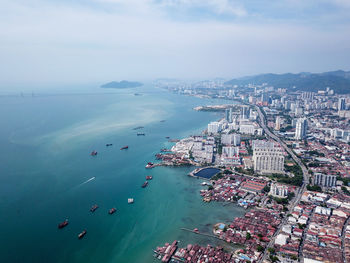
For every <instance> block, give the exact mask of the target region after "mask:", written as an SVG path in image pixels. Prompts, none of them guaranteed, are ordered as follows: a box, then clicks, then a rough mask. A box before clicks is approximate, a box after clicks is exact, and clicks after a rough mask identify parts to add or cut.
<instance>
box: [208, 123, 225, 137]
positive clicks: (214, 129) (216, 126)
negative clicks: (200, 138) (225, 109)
mask: <svg viewBox="0 0 350 263" xmlns="http://www.w3.org/2000/svg"><path fill="white" fill-rule="evenodd" d="M221 129H222V125H221V123H220V122H216V121H213V122H211V123H209V124H208V133H209V134H217V133H219V132H221Z"/></svg>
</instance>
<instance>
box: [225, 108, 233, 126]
mask: <svg viewBox="0 0 350 263" xmlns="http://www.w3.org/2000/svg"><path fill="white" fill-rule="evenodd" d="M225 120H226V121H227V122H228V123H231V122H232V108H229V109H226V110H225Z"/></svg>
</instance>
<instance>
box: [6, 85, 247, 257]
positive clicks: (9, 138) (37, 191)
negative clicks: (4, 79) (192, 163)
mask: <svg viewBox="0 0 350 263" xmlns="http://www.w3.org/2000/svg"><path fill="white" fill-rule="evenodd" d="M91 92H93V93H91ZM106 92H108V94H106ZM135 92H139V93H142V94H143V95H142V96H134V93H135ZM215 103H218V101H216V100H204V99H199V98H194V97H186V96H180V95H175V94H171V93H168V92H167V91H163V90H160V89H155V88H153V87H152V86H146V87H142V88H138V89H130V90H116V91H109V90H108V91H106V90H100V89H98V88H96V89H91V90H89V92H88V93H85V94H82V92H81V91H77V92H74V94H73V92H71V94H60V95H57V94H56V95H54V94H49V93H48V94H41V93H37V94H35V96H34V97H32V96H24V97H20V96H12V97H6V96H2V97H0V127H1V129H0V146H1V150H0V181H1V183H0V230H1V231H0V233H1V234H0V244H1V246H0V255H1V260H0V261H1V262H157V260H155V259H154V258H153V253H152V249H154V248H155V247H156V246H158V245H163V244H164V243H165V242H170V241H173V240H174V239H177V240H180V241H181V242H182V243H183V245H186V244H187V243H193V242H199V243H200V244H202V245H206V244H208V243H210V244H217V242H218V241H217V240H215V239H214V240H213V239H210V238H205V237H201V236H198V235H194V234H192V233H187V232H183V231H181V230H180V228H181V227H186V228H195V227H197V228H199V230H200V231H205V232H211V227H212V225H213V224H215V223H217V222H229V221H231V220H232V219H233V218H234V217H236V216H240V215H242V214H243V212H244V211H242V210H241V209H240V208H237V207H236V206H234V205H227V206H223V205H222V204H218V203H209V204H204V203H203V202H202V201H201V197H200V195H199V190H200V189H202V186H201V185H200V184H201V182H202V180H200V179H195V178H192V177H188V176H187V174H188V173H189V172H190V171H191V170H193V169H194V168H192V167H182V168H171V167H157V168H154V169H152V170H147V169H145V168H144V167H145V165H146V163H147V162H148V161H154V160H155V159H154V155H155V154H156V153H158V152H159V150H160V149H161V148H169V147H171V145H172V144H171V143H169V142H167V140H166V139H165V137H166V136H170V137H171V138H183V137H186V136H188V135H190V134H194V133H195V132H200V131H201V130H203V129H204V128H205V126H206V124H207V123H208V122H209V121H213V120H216V119H218V118H219V117H221V115H220V114H218V113H208V112H196V111H194V110H192V108H193V107H195V106H199V105H203V104H215ZM161 120H166V121H165V122H160V121H161ZM137 126H145V128H144V129H143V130H142V131H143V132H145V133H146V136H144V137H143V136H136V133H137V131H134V130H132V128H134V127H137ZM106 143H113V146H112V147H105V144H106ZM124 145H129V149H128V150H124V151H120V150H119V149H120V147H122V146H124ZM92 150H96V151H98V155H97V156H96V157H91V156H90V152H91V151H92ZM149 174H151V175H153V180H152V181H150V184H149V186H148V187H147V188H145V189H142V188H141V184H142V183H143V182H144V181H145V176H146V175H149ZM91 178H94V179H92V180H90V181H88V182H87V180H89V179H91ZM129 197H133V198H134V199H135V203H134V204H132V205H129V204H128V203H127V198H129ZM95 203H96V204H98V205H99V208H98V209H97V210H96V212H95V213H91V212H90V211H89V209H90V207H91V206H92V205H93V204H95ZM111 207H116V208H117V212H116V213H115V214H114V215H109V214H108V209H110V208H111ZM66 218H68V219H69V222H70V223H69V225H68V226H67V227H66V228H64V229H62V230H58V229H57V224H58V223H59V222H61V221H63V220H64V219H66ZM83 229H86V230H87V235H86V236H85V237H84V238H83V239H82V240H78V238H77V235H78V233H79V232H81V231H82V230H83Z"/></svg>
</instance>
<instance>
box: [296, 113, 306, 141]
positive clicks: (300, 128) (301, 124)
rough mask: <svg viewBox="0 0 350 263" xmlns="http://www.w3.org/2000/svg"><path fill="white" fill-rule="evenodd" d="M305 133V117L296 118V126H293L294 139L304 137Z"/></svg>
mask: <svg viewBox="0 0 350 263" xmlns="http://www.w3.org/2000/svg"><path fill="white" fill-rule="evenodd" d="M306 133H307V119H306V118H300V119H298V121H297V124H296V128H295V139H296V140H303V139H304V138H305V137H306Z"/></svg>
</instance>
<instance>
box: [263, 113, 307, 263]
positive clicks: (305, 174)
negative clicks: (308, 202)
mask: <svg viewBox="0 0 350 263" xmlns="http://www.w3.org/2000/svg"><path fill="white" fill-rule="evenodd" d="M256 110H257V112H258V114H259V120H260V126H261V128H263V130H264V132H265V134H266V135H267V136H268V137H270V138H271V139H273V140H275V141H276V142H278V143H279V144H280V145H281V146H282V147H283V148H284V149H285V151H286V152H287V153H289V155H290V156H291V157H292V159H293V160H294V161H295V163H297V164H298V165H299V166H300V167H301V170H302V172H303V184H302V186H301V187H300V188H299V191H298V192H297V194H296V196H295V198H294V199H293V201H292V203H291V204H290V206H289V207H290V210H289V211H293V210H294V207H295V206H296V205H297V204H298V203H299V201H300V199H301V196H302V195H303V193H304V191H305V189H306V185H307V184H308V183H309V174H308V169H307V168H306V166H305V165H304V164H303V163H302V161H301V160H300V159H299V157H297V156H296V155H295V153H294V152H293V151H292V149H290V148H289V147H288V146H287V144H286V143H285V142H284V141H283V140H281V138H279V137H277V136H276V135H275V134H274V133H272V132H271V131H270V130H269V129H268V128H267V126H266V119H265V115H264V114H263V113H262V111H261V109H260V107H258V106H256ZM286 223H287V217H284V218H283V220H282V223H281V224H280V225H279V227H278V228H277V231H276V232H275V234H274V235H273V237H272V238H271V240H270V242H269V244H268V245H267V247H266V249H265V251H264V254H263V256H262V258H261V259H260V260H259V262H263V261H264V260H265V259H266V257H267V256H268V254H269V253H268V251H267V249H268V248H270V247H273V245H274V243H275V238H276V236H277V235H278V234H279V233H280V232H281V229H282V226H283V225H284V224H286Z"/></svg>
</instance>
